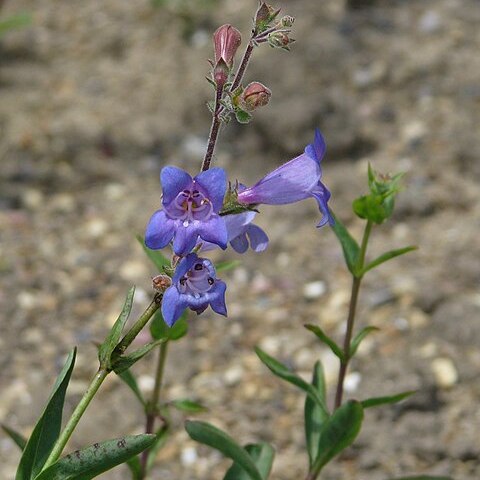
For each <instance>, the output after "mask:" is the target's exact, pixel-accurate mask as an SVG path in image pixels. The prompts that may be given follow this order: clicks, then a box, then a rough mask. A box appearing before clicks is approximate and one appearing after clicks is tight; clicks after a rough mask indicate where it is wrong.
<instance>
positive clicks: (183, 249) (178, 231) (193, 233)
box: [173, 221, 198, 255]
mask: <svg viewBox="0 0 480 480" xmlns="http://www.w3.org/2000/svg"><path fill="white" fill-rule="evenodd" d="M197 239H198V228H197V227H196V226H195V225H194V224H193V223H192V222H190V223H189V224H188V226H186V227H185V226H184V225H183V223H182V222H181V221H179V222H178V223H177V225H176V228H175V238H174V239H173V251H174V252H175V253H176V254H177V255H185V254H186V253H189V252H190V251H191V250H192V249H193V247H194V246H195V244H196V243H197Z"/></svg>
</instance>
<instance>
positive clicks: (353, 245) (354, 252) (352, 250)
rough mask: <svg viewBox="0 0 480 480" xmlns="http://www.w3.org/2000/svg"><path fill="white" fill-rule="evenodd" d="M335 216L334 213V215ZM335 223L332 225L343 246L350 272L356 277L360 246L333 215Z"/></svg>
mask: <svg viewBox="0 0 480 480" xmlns="http://www.w3.org/2000/svg"><path fill="white" fill-rule="evenodd" d="M332 215H333V213H332ZM333 218H334V220H335V223H334V224H333V225H331V227H332V230H333V232H334V233H335V235H336V236H337V238H338V240H339V242H340V245H341V246H342V250H343V256H344V257H345V262H346V264H347V267H348V269H349V270H350V272H351V273H352V274H353V275H355V269H356V265H357V263H358V257H359V255H360V246H359V245H358V243H357V241H356V240H355V239H354V238H353V237H352V236H351V235H350V232H349V231H348V230H347V228H346V227H345V225H343V223H342V222H341V221H340V220H339V219H338V218H337V217H336V216H335V215H333Z"/></svg>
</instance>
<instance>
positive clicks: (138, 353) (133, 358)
mask: <svg viewBox="0 0 480 480" xmlns="http://www.w3.org/2000/svg"><path fill="white" fill-rule="evenodd" d="M166 341H167V340H166V339H165V338H162V339H161V340H155V341H154V342H150V343H147V344H146V345H144V346H143V347H140V348H139V349H138V350H135V351H134V352H132V353H130V354H128V355H122V356H121V357H118V358H116V359H115V360H114V361H113V364H112V369H113V371H114V372H115V373H116V374H117V375H119V374H120V373H122V372H124V371H125V370H128V369H129V368H130V367H131V366H132V365H134V364H135V363H137V362H138V361H139V360H140V359H142V358H143V357H144V356H145V355H146V354H147V353H149V352H151V351H152V350H153V349H154V348H155V347H156V346H158V345H160V344H161V343H165V342H166Z"/></svg>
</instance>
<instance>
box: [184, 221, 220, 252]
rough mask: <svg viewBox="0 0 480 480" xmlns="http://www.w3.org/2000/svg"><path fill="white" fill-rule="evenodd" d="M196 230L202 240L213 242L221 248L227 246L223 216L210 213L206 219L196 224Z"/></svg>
mask: <svg viewBox="0 0 480 480" xmlns="http://www.w3.org/2000/svg"><path fill="white" fill-rule="evenodd" d="M197 231H198V234H199V235H200V238H201V239H202V240H205V241H206V242H211V243H215V244H216V245H218V246H219V247H220V248H222V249H223V250H225V249H226V248H227V240H228V234H227V227H226V225H225V220H224V219H223V217H220V216H219V215H216V214H212V216H211V217H210V219H209V220H208V221H206V222H201V223H200V224H199V225H198V230H197ZM192 248H193V247H192Z"/></svg>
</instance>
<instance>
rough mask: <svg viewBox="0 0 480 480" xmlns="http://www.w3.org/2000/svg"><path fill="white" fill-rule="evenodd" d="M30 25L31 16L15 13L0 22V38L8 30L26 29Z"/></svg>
mask: <svg viewBox="0 0 480 480" xmlns="http://www.w3.org/2000/svg"><path fill="white" fill-rule="evenodd" d="M31 23H32V16H31V15H30V14H28V13H17V14H15V15H11V16H9V17H7V18H6V19H5V20H0V37H1V36H2V35H4V34H5V33H7V32H9V31H10V30H15V29H17V28H23V27H27V26H28V25H30V24H31Z"/></svg>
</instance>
